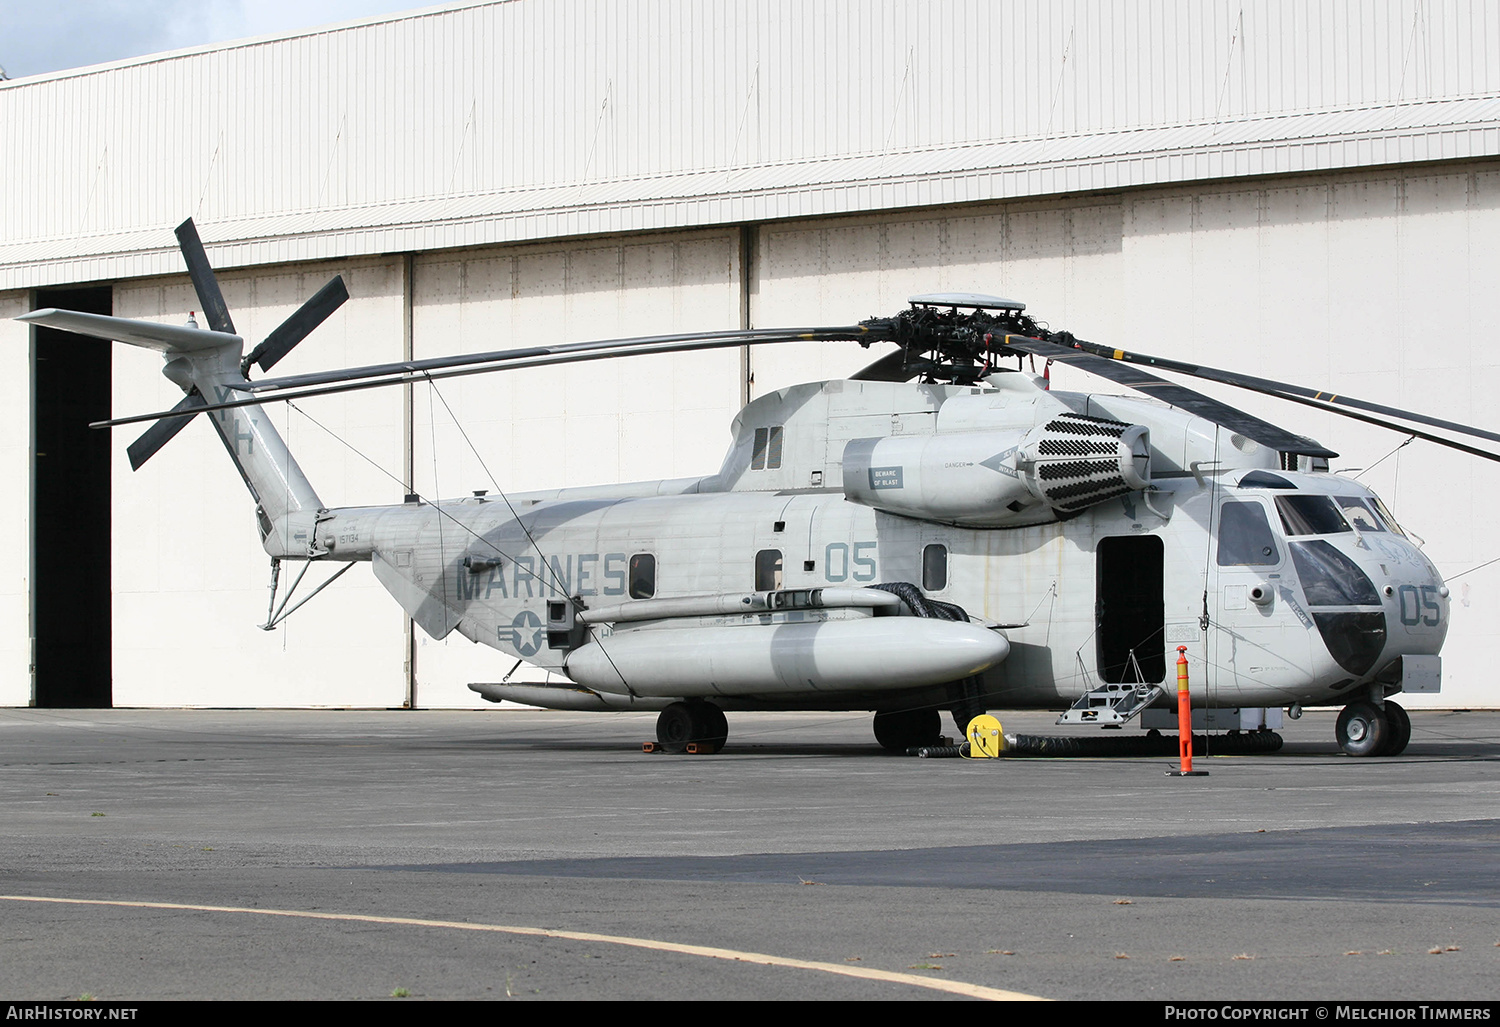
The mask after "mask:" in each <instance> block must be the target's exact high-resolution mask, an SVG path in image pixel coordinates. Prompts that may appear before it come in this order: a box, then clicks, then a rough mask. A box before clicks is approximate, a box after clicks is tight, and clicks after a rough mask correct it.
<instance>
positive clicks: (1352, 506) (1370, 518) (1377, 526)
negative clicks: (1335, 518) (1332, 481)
mask: <svg viewBox="0 0 1500 1027" xmlns="http://www.w3.org/2000/svg"><path fill="white" fill-rule="evenodd" d="M1334 499H1335V500H1337V502H1338V504H1339V507H1340V508H1341V509H1342V510H1343V511H1344V516H1345V517H1347V518H1348V519H1349V523H1350V524H1352V525H1354V526H1355V527H1356V528H1357V529H1359V530H1360V531H1384V530H1385V527H1384V526H1383V525H1381V523H1380V518H1379V517H1376V516H1375V514H1374V512H1373V511H1372V510H1371V509H1370V508H1369V507H1368V506H1366V505H1365V501H1364V500H1363V499H1360V498H1359V497H1358V496H1335V497H1334Z"/></svg>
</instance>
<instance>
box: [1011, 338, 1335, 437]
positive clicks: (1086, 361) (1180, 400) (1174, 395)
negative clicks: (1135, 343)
mask: <svg viewBox="0 0 1500 1027" xmlns="http://www.w3.org/2000/svg"><path fill="white" fill-rule="evenodd" d="M996 341H1003V345H1005V346H1007V347H1009V348H1010V349H1013V350H1018V351H1020V352H1022V353H1031V354H1034V355H1035V356H1039V357H1046V358H1047V359H1049V360H1055V361H1057V362H1058V363H1063V364H1071V365H1073V366H1074V367H1077V368H1080V369H1082V370H1084V371H1088V372H1089V373H1090V374H1097V375H1099V376H1100V377H1101V378H1108V379H1109V380H1110V381H1112V382H1118V383H1119V384H1121V385H1125V386H1129V387H1130V388H1132V389H1135V390H1137V391H1138V392H1143V393H1145V394H1146V395H1148V396H1153V397H1155V398H1157V399H1160V400H1162V401H1163V402H1166V403H1170V404H1171V405H1172V406H1174V407H1179V408H1180V409H1183V410H1186V411H1188V412H1189V413H1193V414H1197V415H1198V416H1199V417H1202V418H1205V419H1206V420H1209V421H1212V422H1214V423H1215V424H1219V425H1223V426H1224V427H1225V428H1228V429H1229V430H1230V431H1232V432H1237V433H1238V434H1240V435H1243V436H1245V437H1246V438H1247V439H1254V440H1255V441H1256V442H1259V443H1260V444H1261V445H1263V446H1268V447H1270V448H1271V449H1274V450H1276V451H1277V452H1279V453H1298V454H1304V455H1306V456H1321V457H1327V458H1330V459H1331V458H1333V457H1336V456H1338V454H1337V453H1335V452H1334V451H1333V450H1331V449H1326V448H1324V447H1323V446H1320V445H1318V443H1316V442H1314V441H1313V440H1312V439H1309V438H1306V437H1304V436H1301V435H1295V434H1293V433H1292V432H1289V431H1287V430H1286V429H1285V428H1278V427H1277V426H1276V425H1274V424H1272V423H1271V422H1269V421H1263V420H1261V419H1260V418H1259V417H1256V416H1254V415H1253V414H1247V413H1245V412H1244V411H1243V410H1240V409H1237V408H1235V407H1232V406H1230V405H1229V404H1227V403H1221V402H1219V401H1218V400H1216V399H1210V398H1209V397H1207V396H1205V395H1203V393H1201V392H1194V391H1193V390H1192V389H1189V388H1185V387H1184V386H1181V385H1175V384H1173V383H1172V382H1169V381H1167V380H1166V379H1165V378H1158V377H1157V376H1156V375H1154V374H1148V373H1147V372H1145V371H1142V370H1140V369H1138V368H1136V367H1133V366H1131V365H1128V364H1122V363H1120V362H1119V361H1116V360H1111V359H1109V358H1108V357H1102V356H1098V355H1097V354H1095V353H1092V352H1087V351H1084V350H1079V349H1071V348H1069V347H1067V346H1062V345H1059V344H1058V343H1055V342H1044V341H1042V340H1041V339H1033V338H1031V337H1029V336H1023V335H1006V336H1003V337H1002V340H996Z"/></svg>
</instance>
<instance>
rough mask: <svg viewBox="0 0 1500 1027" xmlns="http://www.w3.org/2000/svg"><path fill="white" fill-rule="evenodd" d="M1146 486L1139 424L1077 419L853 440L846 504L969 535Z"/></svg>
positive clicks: (1146, 445)
mask: <svg viewBox="0 0 1500 1027" xmlns="http://www.w3.org/2000/svg"><path fill="white" fill-rule="evenodd" d="M1150 479H1151V440H1150V433H1149V432H1148V430H1147V429H1146V428H1145V427H1144V426H1143V425H1139V424H1134V425H1132V424H1125V423H1123V422H1120V421H1110V420H1106V419H1103V418H1098V417H1085V416H1083V415H1082V414H1074V413H1065V414H1061V415H1059V416H1056V417H1053V418H1051V419H1050V420H1048V421H1047V422H1046V423H1044V424H1039V425H1037V426H1036V427H1033V428H1030V429H1027V430H1021V429H1011V430H1000V431H975V432H956V433H952V434H944V433H939V434H936V435H914V436H898V437H885V438H874V439H854V440H852V441H850V442H849V443H848V445H846V446H845V447H844V496H845V498H846V499H848V500H850V501H851V502H854V503H860V504H862V505H864V506H870V507H874V508H875V509H877V510H884V511H885V512H887V513H894V514H901V515H902V516H905V517H917V518H921V519H923V520H930V521H941V522H943V523H946V524H957V525H963V526H965V527H975V528H999V527H1010V526H1014V525H1019V524H1032V523H1036V522H1038V521H1042V520H1051V519H1052V518H1053V517H1055V516H1057V515H1058V514H1069V513H1074V512H1076V511H1078V510H1082V509H1084V508H1086V507H1089V506H1093V505H1094V504H1095V503H1102V502H1104V501H1105V500H1107V499H1113V498H1115V497H1117V496H1122V495H1124V494H1125V493H1127V492H1132V491H1135V490H1136V489H1143V488H1146V487H1147V485H1148V484H1150Z"/></svg>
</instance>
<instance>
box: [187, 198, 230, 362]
mask: <svg viewBox="0 0 1500 1027" xmlns="http://www.w3.org/2000/svg"><path fill="white" fill-rule="evenodd" d="M177 246H178V248H179V249H181V250H182V259H183V260H185V261H187V269H188V277H189V278H191V279H192V280H193V289H194V290H195V291H196V292H197V293H198V302H199V303H200V304H202V305H203V315H204V316H205V317H207V318H208V326H209V327H210V328H212V329H213V330H214V331H216V332H227V333H228V334H230V335H238V334H239V333H238V332H236V331H235V330H234V322H233V321H231V320H230V318H229V307H228V305H227V304H225V302H224V294H223V293H222V292H220V291H219V280H218V279H217V278H215V277H214V269H213V267H212V266H211V265H210V264H209V263H208V253H207V251H206V250H204V249H203V240H201V239H199V238H198V226H197V225H194V224H193V219H192V218H188V219H187V220H186V221H184V222H183V223H182V224H180V225H178V226H177Z"/></svg>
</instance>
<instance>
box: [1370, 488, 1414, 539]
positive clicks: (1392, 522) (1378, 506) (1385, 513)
mask: <svg viewBox="0 0 1500 1027" xmlns="http://www.w3.org/2000/svg"><path fill="white" fill-rule="evenodd" d="M1370 502H1372V503H1374V504H1375V512H1376V513H1378V514H1379V515H1380V519H1381V520H1382V521H1385V526H1386V527H1387V528H1390V529H1391V530H1392V531H1394V532H1395V533H1396V534H1397V535H1400V536H1401V537H1402V538H1405V537H1406V529H1404V528H1402V527H1401V525H1399V524H1397V523H1396V518H1394V517H1392V516H1391V512H1390V511H1389V510H1387V509H1386V508H1385V504H1384V503H1382V502H1381V501H1380V497H1379V496H1374V495H1372V496H1371V497H1370Z"/></svg>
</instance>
